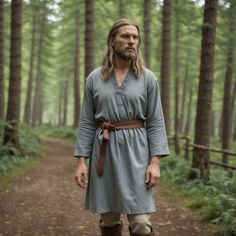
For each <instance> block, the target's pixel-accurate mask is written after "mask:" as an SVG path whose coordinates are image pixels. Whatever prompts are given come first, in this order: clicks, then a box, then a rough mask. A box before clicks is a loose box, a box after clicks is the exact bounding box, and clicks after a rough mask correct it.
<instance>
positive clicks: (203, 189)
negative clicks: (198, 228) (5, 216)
mask: <svg viewBox="0 0 236 236" xmlns="http://www.w3.org/2000/svg"><path fill="white" fill-rule="evenodd" d="M4 125H6V124H4V123H0V137H1V138H2V136H3V128H4ZM19 130H20V133H19V134H20V141H21V146H22V150H24V154H22V152H20V151H19V150H17V149H15V148H14V147H12V146H9V145H5V146H4V145H2V144H1V145H0V156H1V158H0V176H1V175H4V174H6V173H8V172H9V171H11V170H12V169H14V168H17V167H18V166H22V165H24V164H26V163H29V162H30V161H31V160H34V159H35V158H37V156H38V154H39V152H40V149H41V148H42V141H41V139H40V136H41V135H46V136H51V137H54V138H60V139H64V140H67V141H69V142H75V140H76V130H75V129H73V128H71V127H59V126H53V125H43V126H40V127H38V128H36V129H32V128H30V127H29V126H26V125H24V124H20V129H19ZM171 153H174V152H171ZM211 158H212V159H214V158H215V157H214V156H213V154H212V155H211ZM190 168H191V163H190V162H188V161H186V160H184V159H183V157H182V156H174V154H172V155H171V156H170V157H167V158H164V159H163V161H162V163H161V171H162V177H161V179H162V181H163V183H164V184H166V185H168V186H171V188H172V190H173V191H174V192H175V193H176V194H180V195H181V197H182V198H183V199H184V201H185V202H186V204H187V205H188V207H190V208H192V209H193V210H196V211H197V212H199V213H200V216H201V218H202V221H203V222H209V223H211V224H215V225H217V226H218V227H217V229H218V230H219V231H220V234H221V235H222V234H223V235H228V236H233V235H236V198H235V196H236V172H235V171H234V172H233V171H226V170H224V169H223V168H218V167H215V166H211V169H210V180H209V181H208V182H207V183H203V182H202V181H201V180H200V179H194V180H193V179H192V180H191V179H188V178H187V173H188V171H189V170H190ZM196 171H198V170H196Z"/></svg>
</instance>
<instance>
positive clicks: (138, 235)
mask: <svg viewBox="0 0 236 236" xmlns="http://www.w3.org/2000/svg"><path fill="white" fill-rule="evenodd" d="M129 233H130V236H154V232H153V229H151V232H150V233H147V234H137V233H132V232H131V229H130V228H129Z"/></svg>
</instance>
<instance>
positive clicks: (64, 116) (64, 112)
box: [62, 77, 69, 126]
mask: <svg viewBox="0 0 236 236" xmlns="http://www.w3.org/2000/svg"><path fill="white" fill-rule="evenodd" d="M68 84H69V80H68V77H67V80H65V81H64V86H63V91H64V92H63V120H62V125H63V126H66V124H67V108H68Z"/></svg>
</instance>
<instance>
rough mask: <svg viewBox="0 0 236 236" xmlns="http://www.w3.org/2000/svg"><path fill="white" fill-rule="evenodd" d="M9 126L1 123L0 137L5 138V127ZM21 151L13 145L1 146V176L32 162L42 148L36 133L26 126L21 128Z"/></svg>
mask: <svg viewBox="0 0 236 236" xmlns="http://www.w3.org/2000/svg"><path fill="white" fill-rule="evenodd" d="M5 125H9V124H6V123H5V122H0V137H1V138H2V136H3V131H4V126H5ZM19 135H20V143H21V148H22V149H21V150H19V149H17V148H15V147H13V146H12V145H2V144H0V176H1V175H4V174H6V173H7V172H9V171H10V170H13V169H14V168H16V167H17V166H22V165H24V164H26V163H28V162H29V161H30V160H32V159H34V158H36V154H38V153H39V150H40V147H41V144H42V142H41V140H40V138H39V136H38V135H37V134H36V132H35V131H34V130H33V129H32V128H30V127H29V126H26V125H24V124H20V127H19Z"/></svg>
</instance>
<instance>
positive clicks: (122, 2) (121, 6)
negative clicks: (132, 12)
mask: <svg viewBox="0 0 236 236" xmlns="http://www.w3.org/2000/svg"><path fill="white" fill-rule="evenodd" d="M119 18H120V19H122V18H125V0H120V1H119Z"/></svg>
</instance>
